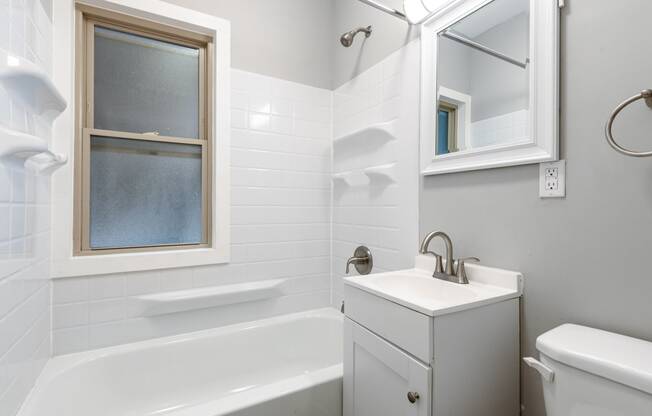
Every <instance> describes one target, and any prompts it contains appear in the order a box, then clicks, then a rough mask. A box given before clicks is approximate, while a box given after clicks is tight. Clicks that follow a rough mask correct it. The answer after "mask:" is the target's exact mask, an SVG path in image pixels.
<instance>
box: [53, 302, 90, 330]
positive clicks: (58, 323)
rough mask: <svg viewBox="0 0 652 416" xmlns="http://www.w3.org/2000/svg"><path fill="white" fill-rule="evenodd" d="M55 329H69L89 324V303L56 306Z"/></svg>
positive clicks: (54, 312) (54, 313)
mask: <svg viewBox="0 0 652 416" xmlns="http://www.w3.org/2000/svg"><path fill="white" fill-rule="evenodd" d="M52 316H53V320H52V327H53V329H61V328H69V327H73V326H80V325H86V324H88V303H86V302H81V303H67V304H64V305H54V307H53V310H52Z"/></svg>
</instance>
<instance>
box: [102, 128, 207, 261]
mask: <svg viewBox="0 0 652 416" xmlns="http://www.w3.org/2000/svg"><path fill="white" fill-rule="evenodd" d="M90 164H91V169H90V171H91V172H90V174H91V181H90V188H91V189H90V246H91V248H93V249H98V248H120V247H144V246H156V245H164V244H192V243H200V242H201V241H202V159H201V146H195V145H187V144H176V143H161V142H153V141H143V140H129V139H116V138H109V137H98V136H92V137H91V161H90Z"/></svg>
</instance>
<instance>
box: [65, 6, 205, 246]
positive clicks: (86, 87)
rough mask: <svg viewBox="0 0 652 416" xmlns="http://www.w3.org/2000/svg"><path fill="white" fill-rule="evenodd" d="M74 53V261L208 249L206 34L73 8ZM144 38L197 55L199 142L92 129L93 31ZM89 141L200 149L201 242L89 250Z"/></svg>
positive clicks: (105, 12)
mask: <svg viewBox="0 0 652 416" xmlns="http://www.w3.org/2000/svg"><path fill="white" fill-rule="evenodd" d="M76 14H77V34H76V37H77V39H76V45H77V50H78V51H79V52H80V53H78V54H77V59H76V65H75V78H76V86H77V91H78V94H77V97H76V100H77V109H78V117H77V126H76V137H75V155H76V157H75V161H76V163H75V175H74V176H75V190H74V192H75V204H74V210H75V212H74V215H73V216H74V224H73V247H74V255H75V256H88V255H102V254H118V253H130V252H148V251H157V250H179V249H184V250H186V249H189V248H193V247H194V248H208V247H211V244H212V241H211V235H212V228H211V227H212V222H211V219H212V215H211V213H212V203H211V201H212V192H211V190H212V189H213V185H212V180H211V179H212V176H213V175H212V166H213V160H212V154H213V151H212V145H213V143H212V137H213V117H212V116H211V114H212V102H213V82H212V79H213V76H212V75H213V71H214V68H213V65H212V62H213V59H212V56H213V47H214V45H213V40H212V39H211V38H210V37H208V36H205V35H202V34H199V33H194V32H190V31H186V30H183V29H179V28H176V27H171V26H167V25H164V24H161V23H156V22H152V21H148V20H143V19H138V18H135V17H133V16H129V15H124V14H121V13H116V12H113V11H108V10H104V9H100V8H95V7H91V6H87V5H84V4H77V5H76ZM96 26H101V27H103V28H107V29H113V30H119V31H121V32H125V33H129V34H134V35H138V36H143V37H148V38H151V39H156V40H160V41H164V42H169V43H173V44H177V45H181V46H187V47H191V48H196V49H198V51H199V86H198V87H199V119H198V123H199V131H198V133H199V134H198V137H197V138H186V137H170V136H159V135H156V134H148V133H144V134H143V133H133V132H122V131H114V130H100V129H96V128H95V126H94V114H93V110H94V78H93V77H94V68H93V66H94V44H95V42H94V36H95V27H96ZM91 136H102V137H113V138H121V139H130V140H143V141H152V142H160V143H178V144H189V145H195V146H200V147H201V162H202V172H201V176H202V185H201V186H202V219H201V221H202V236H201V242H199V243H188V244H160V245H152V246H137V247H116V248H95V249H94V248H91V245H90V159H91V158H90V151H91V150H90V149H91V145H90V142H91Z"/></svg>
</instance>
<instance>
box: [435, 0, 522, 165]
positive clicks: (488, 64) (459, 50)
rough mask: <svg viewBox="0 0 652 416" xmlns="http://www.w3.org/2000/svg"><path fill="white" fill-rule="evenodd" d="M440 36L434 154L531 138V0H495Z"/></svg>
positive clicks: (510, 143)
mask: <svg viewBox="0 0 652 416" xmlns="http://www.w3.org/2000/svg"><path fill="white" fill-rule="evenodd" d="M437 42H438V46H437V47H438V56H437V98H438V103H437V114H436V123H437V129H436V136H437V137H436V146H435V154H436V155H437V156H440V155H445V154H448V153H453V152H458V151H472V150H473V149H478V148H486V147H488V146H498V147H499V146H501V145H507V144H509V145H513V144H515V143H519V142H531V141H532V140H531V138H530V134H529V125H530V124H529V59H528V56H529V0H494V1H492V2H491V3H489V4H488V5H486V6H485V7H483V8H481V9H479V10H477V11H476V12H475V13H473V14H471V15H468V16H467V17H465V18H464V19H462V20H460V21H458V22H456V23H455V24H453V25H452V26H450V27H448V28H447V29H445V30H443V31H441V32H439V34H438V36H437Z"/></svg>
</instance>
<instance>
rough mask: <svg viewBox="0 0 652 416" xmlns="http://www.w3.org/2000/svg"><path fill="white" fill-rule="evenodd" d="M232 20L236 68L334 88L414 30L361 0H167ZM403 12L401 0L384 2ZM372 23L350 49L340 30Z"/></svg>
mask: <svg viewBox="0 0 652 416" xmlns="http://www.w3.org/2000/svg"><path fill="white" fill-rule="evenodd" d="M166 1H168V2H169V3H173V4H177V5H179V6H184V7H188V8H191V9H195V10H199V11H201V12H204V13H208V14H212V15H214V16H218V17H222V18H225V19H228V20H230V21H231V25H232V26H231V31H232V33H231V35H232V42H231V47H232V49H231V59H232V66H233V67H234V68H237V69H242V70H245V71H250V72H256V73H259V74H263V75H269V76H272V77H277V78H281V79H287V80H290V81H294V82H299V83H302V84H307V85H312V86H315V87H320V88H328V89H336V88H337V87H339V86H341V85H342V84H344V83H345V82H347V81H349V80H350V79H351V78H353V77H355V76H356V75H358V74H360V73H361V72H364V71H365V70H366V69H368V68H369V67H371V66H373V65H375V64H376V63H378V62H379V61H381V60H382V59H383V58H385V57H386V56H387V55H388V54H390V53H391V52H394V51H396V50H398V49H400V48H401V47H402V46H404V45H405V44H407V43H408V42H409V41H410V40H412V39H414V38H415V37H416V35H417V33H416V30H411V29H410V26H409V25H408V24H407V23H405V22H403V21H401V20H399V19H396V18H394V17H392V16H389V15H387V14H385V13H383V12H381V11H378V10H376V9H374V8H371V7H369V6H366V5H363V4H361V3H360V2H358V0H210V1H208V0H166ZM381 1H382V2H383V3H384V4H387V5H388V6H390V7H392V8H396V9H399V10H402V8H403V2H402V0H381ZM369 25H372V26H373V28H374V32H373V34H372V36H371V37H370V38H369V39H365V38H364V36H363V35H358V36H357V37H356V39H355V42H354V44H353V45H352V46H351V47H350V48H344V47H342V46H341V45H340V42H339V37H340V35H341V34H342V33H344V32H348V31H349V30H351V29H354V28H357V27H360V26H369Z"/></svg>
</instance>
